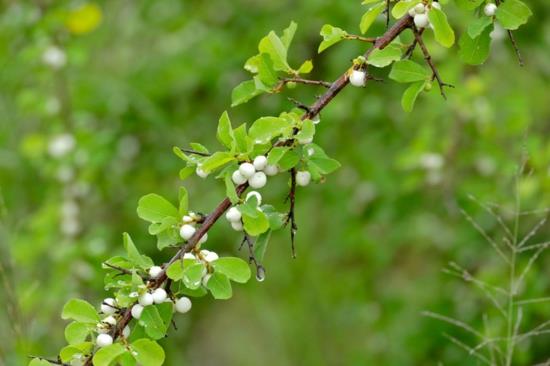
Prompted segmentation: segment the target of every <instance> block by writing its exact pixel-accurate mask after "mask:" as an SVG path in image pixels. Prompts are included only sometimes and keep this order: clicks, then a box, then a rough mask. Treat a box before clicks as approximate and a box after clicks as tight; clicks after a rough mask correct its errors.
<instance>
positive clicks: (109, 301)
mask: <svg viewBox="0 0 550 366" xmlns="http://www.w3.org/2000/svg"><path fill="white" fill-rule="evenodd" d="M115 306H116V301H115V299H113V298H111V297H108V298H106V299H105V300H103V302H102V303H101V312H102V313H103V314H106V315H111V314H114V313H115V311H116V308H115Z"/></svg>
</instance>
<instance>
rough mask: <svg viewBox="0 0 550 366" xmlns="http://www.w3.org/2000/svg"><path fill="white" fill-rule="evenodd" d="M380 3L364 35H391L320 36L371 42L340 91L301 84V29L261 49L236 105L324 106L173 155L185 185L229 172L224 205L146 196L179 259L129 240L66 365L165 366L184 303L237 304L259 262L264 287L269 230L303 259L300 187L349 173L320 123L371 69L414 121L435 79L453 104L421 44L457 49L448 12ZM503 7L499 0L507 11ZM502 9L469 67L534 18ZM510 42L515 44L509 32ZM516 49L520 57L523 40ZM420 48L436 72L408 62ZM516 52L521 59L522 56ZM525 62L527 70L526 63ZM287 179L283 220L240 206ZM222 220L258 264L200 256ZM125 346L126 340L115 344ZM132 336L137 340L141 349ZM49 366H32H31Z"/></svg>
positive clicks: (272, 36) (304, 68)
mask: <svg viewBox="0 0 550 366" xmlns="http://www.w3.org/2000/svg"><path fill="white" fill-rule="evenodd" d="M514 1H515V2H516V6H521V4H520V5H517V3H518V2H521V1H520V0H514ZM375 2H376V3H377V4H375V5H371V7H370V9H369V10H367V12H366V13H365V15H364V16H363V18H362V20H361V25H360V29H361V32H362V33H366V32H367V30H368V28H369V27H370V25H371V24H372V22H374V19H375V18H376V17H377V16H378V15H380V14H381V13H382V12H383V11H384V8H385V13H386V24H387V26H389V15H390V13H391V14H392V15H393V16H394V17H395V18H396V19H397V21H396V22H395V23H394V24H393V25H392V26H391V27H389V28H388V27H387V28H386V31H385V33H384V34H382V35H381V36H380V37H377V38H370V37H363V36H357V35H352V34H348V33H347V32H346V31H344V30H342V29H340V28H337V27H333V26H331V25H330V24H326V25H324V26H323V27H322V28H321V36H322V37H323V41H322V43H321V44H320V46H319V49H318V52H322V51H323V50H325V49H326V48H328V47H331V46H332V45H334V44H336V43H338V42H340V41H342V40H359V41H362V42H368V43H371V44H372V45H371V47H370V48H369V49H367V51H366V52H364V54H363V55H361V56H358V57H356V58H355V59H354V60H353V61H352V64H351V66H350V67H348V68H347V69H346V70H345V71H344V73H343V74H342V75H340V77H338V78H337V79H336V80H335V81H334V82H332V83H330V82H326V81H321V80H313V79H306V78H303V77H301V75H302V74H307V73H309V72H310V71H311V70H312V67H313V64H312V62H311V60H306V61H305V62H304V63H303V64H302V65H301V66H300V67H299V68H297V69H294V68H292V67H291V66H290V64H289V63H288V60H287V57H286V55H287V49H288V47H289V45H290V43H291V41H292V38H293V35H294V32H295V31H296V24H295V23H294V22H291V24H290V26H289V27H288V28H287V29H285V31H284V33H283V35H282V36H278V35H277V34H276V33H275V32H270V33H269V34H268V35H267V36H266V37H264V38H263V39H262V40H261V41H260V43H259V46H258V49H259V54H257V55H255V56H253V57H251V58H249V59H248V60H247V62H246V64H245V69H246V70H247V71H249V72H251V73H252V74H254V76H253V78H252V80H247V81H244V82H242V83H241V84H239V85H238V86H237V87H236V88H235V89H234V90H233V92H232V103H233V104H232V105H233V106H235V105H238V104H241V103H245V102H247V101H248V100H250V99H251V98H254V97H256V96H258V95H260V94H263V93H279V92H281V91H282V89H283V88H284V87H287V88H293V87H295V86H296V84H305V85H313V86H320V87H323V88H325V89H326V91H325V92H324V93H323V94H321V95H320V96H318V97H316V100H315V102H314V103H313V104H312V105H310V106H309V105H306V104H304V103H301V102H299V101H296V100H294V99H292V98H288V99H289V100H290V101H291V102H292V103H294V104H295V105H296V107H294V108H293V109H292V110H290V111H285V112H283V113H281V114H280V115H279V116H278V117H275V116H264V117H260V118H259V119H257V120H256V121H255V122H254V123H253V124H252V126H250V128H249V129H247V125H246V124H242V125H240V126H239V127H236V128H233V126H232V123H231V121H230V119H229V115H228V113H227V112H224V113H223V114H222V116H221V117H220V120H219V124H218V129H217V135H216V136H217V139H218V141H219V142H220V143H221V145H223V146H224V149H223V150H221V151H216V152H212V153H210V152H209V150H208V149H207V148H206V147H204V146H202V145H201V144H198V143H191V144H190V145H191V149H186V148H174V152H175V153H176V155H177V156H178V157H180V158H181V159H182V160H184V161H185V162H186V165H185V167H184V168H183V169H182V170H181V171H180V178H181V179H185V178H186V177H188V176H189V175H190V174H196V175H197V176H199V177H200V178H203V179H204V178H207V177H208V176H209V175H210V174H211V173H219V174H217V176H216V178H218V179H222V180H224V182H225V188H226V197H225V198H224V199H223V200H222V201H221V202H220V203H219V204H218V205H217V206H216V207H215V208H214V210H213V211H211V212H210V213H209V214H200V213H196V212H192V211H190V210H189V207H188V193H187V190H186V189H185V187H181V188H180V190H179V207H176V206H174V205H173V204H172V203H171V202H170V201H169V200H166V199H165V198H163V197H162V196H159V195H157V194H154V193H152V194H148V195H146V196H144V197H142V198H141V199H140V201H139V204H138V209H137V213H138V216H139V217H140V218H142V219H144V220H146V221H148V222H149V223H150V225H149V233H150V234H151V235H153V236H156V237H157V246H158V248H159V249H160V250H162V249H164V248H174V249H176V253H175V254H174V255H173V256H172V258H171V259H170V260H169V261H167V262H166V263H164V264H162V265H160V266H159V265H154V262H153V261H152V259H151V258H149V257H147V256H144V255H142V254H140V253H139V251H138V249H137V247H136V246H135V245H134V243H133V242H132V239H131V238H130V236H129V235H128V234H124V246H125V249H126V252H127V257H113V258H111V259H110V260H109V261H107V262H105V263H104V267H105V268H108V269H110V270H114V271H111V272H109V274H108V275H107V276H106V289H112V288H115V289H116V292H115V296H114V298H106V299H104V300H103V302H102V303H101V312H100V313H98V312H97V310H96V309H95V307H94V306H92V305H91V304H88V303H87V302H85V301H84V300H80V299H73V300H70V301H69V302H68V303H67V304H66V305H65V307H64V309H63V313H62V317H63V319H72V320H75V321H74V322H72V323H71V324H69V325H68V326H67V328H66V333H65V335H66V337H67V341H68V343H69V346H67V347H65V348H64V349H63V350H62V351H61V352H60V354H59V357H58V360H59V362H65V361H67V360H74V359H76V358H78V360H79V364H83V365H85V366H90V365H92V364H95V365H97V366H108V365H110V364H113V362H114V361H116V360H117V358H118V357H119V356H120V357H122V356H123V355H124V356H126V357H131V358H132V360H133V359H135V360H136V361H137V362H138V363H143V362H142V360H140V357H141V356H140V352H139V351H140V350H141V351H142V352H145V353H146V354H147V355H148V357H149V358H148V360H151V359H156V360H157V362H154V363H152V364H151V365H153V366H160V365H161V364H162V362H163V360H164V353H163V350H162V348H161V347H160V346H159V345H158V344H157V343H156V342H155V340H158V339H161V338H163V337H165V336H166V331H167V329H168V328H169V326H170V324H172V325H174V327H175V324H174V322H173V320H172V314H173V313H174V311H175V312H179V313H186V312H188V311H189V310H190V309H191V306H192V304H191V300H190V299H189V298H188V297H186V296H182V294H183V295H189V296H203V295H205V294H206V293H208V292H210V293H211V294H212V296H213V297H214V298H215V299H228V298H230V297H231V295H232V289H231V282H230V281H234V282H239V283H245V282H247V281H248V280H249V279H250V274H251V273H250V272H251V271H250V264H251V263H253V264H254V266H255V267H256V278H257V280H258V281H263V279H264V278H265V269H264V267H263V266H262V265H261V263H260V262H261V261H263V256H264V253H265V248H266V245H267V243H268V241H269V238H270V236H271V232H272V231H273V230H279V229H280V228H282V227H285V226H288V227H289V229H290V240H291V248H292V256H293V257H295V256H296V250H295V237H296V234H297V230H298V228H297V225H296V213H295V206H296V189H297V187H304V186H307V185H308V184H309V183H310V181H322V180H323V179H324V176H325V175H327V174H329V173H331V172H333V171H334V170H336V169H337V168H338V167H339V166H340V164H339V163H338V161H336V160H334V159H331V158H330V157H328V156H327V154H326V153H325V152H324V151H323V149H322V148H321V147H320V146H318V145H316V144H314V143H313V137H314V135H315V131H316V127H315V125H317V124H318V123H319V122H320V118H319V114H320V112H321V111H322V110H323V109H324V108H325V107H326V106H327V105H328V104H329V103H330V102H331V101H332V100H333V99H334V98H335V97H336V96H337V95H338V94H339V93H340V91H341V90H342V89H344V88H345V87H346V86H347V85H348V84H351V85H353V86H356V87H365V86H366V85H367V83H368V81H372V80H375V81H379V79H376V78H374V77H372V76H371V75H370V74H369V72H368V71H369V70H368V69H369V67H386V66H388V65H390V64H393V65H392V71H391V72H390V74H389V77H390V79H392V80H395V81H397V82H402V83H409V87H408V89H407V90H406V91H405V93H404V94H403V98H402V101H401V104H402V106H403V109H404V110H406V111H410V110H411V109H412V106H413V105H414V102H415V100H416V97H417V96H418V94H419V93H420V92H421V91H422V90H425V91H428V90H429V89H430V87H431V83H432V82H433V80H437V82H438V84H439V88H440V92H441V95H442V96H443V97H444V98H445V92H444V87H452V85H449V84H446V83H444V82H443V81H442V78H441V76H440V74H439V72H438V70H437V68H436V66H435V64H434V63H433V61H432V57H431V54H430V52H429V50H428V49H427V47H426V45H425V43H424V41H423V38H422V36H423V32H424V30H425V29H430V28H431V29H432V30H433V31H434V35H435V38H436V40H437V41H438V43H440V44H441V45H443V46H444V47H450V46H452V44H453V43H454V42H455V36H454V32H453V30H452V28H451V27H450V25H449V24H448V22H447V17H446V15H445V13H444V12H443V11H442V9H441V5H440V4H439V3H438V2H437V1H435V0H433V1H432V0H422V1H421V2H418V1H416V2H415V1H413V2H409V1H405V0H401V1H399V2H398V4H396V5H395V6H394V7H393V9H392V11H391V12H390V5H391V2H390V1H389V0H374V1H371V0H369V1H367V2H364V3H365V4H373V3H375ZM499 3H500V2H498V1H497V5H498V4H499ZM503 4H504V5H502V7H505V6H506V5H507V4H509V3H508V2H506V3H503ZM398 5H399V6H398ZM497 5H495V4H493V3H488V4H486V6H485V8H484V14H485V16H486V18H485V19H481V22H482V23H480V24H481V25H483V26H484V27H485V28H482V29H481V31H479V32H481V33H479V32H478V33H475V32H474V35H473V36H470V35H469V34H466V35H465V38H464V40H465V41H464V42H463V43H464V47H465V48H466V51H464V52H463V55H462V56H461V57H462V58H466V60H465V62H467V63H471V64H476V63H479V62H480V60H482V59H483V58H486V57H487V54H483V53H482V52H481V51H479V52H478V49H476V48H475V47H476V46H475V45H476V44H478V42H479V41H480V40H483V39H485V40H486V39H487V37H489V30H490V29H491V27H493V26H494V23H495V21H496V20H498V21H499V22H501V23H506V24H503V26H504V27H505V29H508V30H510V29H517V27H518V26H519V25H521V24H523V23H522V22H526V20H527V18H528V17H529V16H530V13H529V12H530V10H529V9H528V8H526V6H525V5H523V6H525V8H526V9H527V10H525V9H523V16H522V17H512V18H506V14H509V9H508V10H506V9H501V11H500V12H499V13H497ZM502 14H505V15H502ZM408 29H410V30H411V31H412V32H413V35H414V39H413V41H412V43H411V44H410V45H409V46H408V48H407V50H405V54H404V55H403V51H404V50H403V44H402V43H401V42H400V41H399V40H398V39H397V38H398V36H399V35H400V34H401V33H402V32H404V31H405V30H408ZM477 30H478V29H477V28H476V29H474V31H477ZM476 34H477V36H476ZM509 35H510V37H511V33H509ZM468 37H471V38H468ZM482 37H485V38H483V39H482ZM474 38H475V39H474ZM511 39H512V43H513V44H514V47H516V44H515V40H514V39H513V38H511ZM468 42H470V43H468ZM417 45H419V47H420V49H421V51H422V54H423V56H424V59H425V61H426V63H427V65H428V66H429V69H428V67H425V66H422V65H419V64H417V63H415V62H414V61H412V60H409V58H411V57H412V54H413V52H414V50H415V48H416V46H417ZM468 47H469V48H468ZM516 48H517V47H516ZM472 50H474V51H472ZM482 51H483V50H482ZM475 52H478V53H480V54H479V55H477V54H476V53H475ZM516 53H517V54H518V56H519V51H517V49H516ZM519 58H520V60H521V57H520V56H519ZM430 70H431V72H430ZM235 167H236V169H235ZM279 172H288V173H289V174H290V187H289V192H288V196H287V201H288V202H289V207H288V211H287V212H286V215H285V214H284V213H283V212H278V210H277V209H276V208H275V207H273V206H272V205H269V204H265V203H264V204H263V205H262V197H261V194H260V193H258V192H256V191H250V192H248V193H247V194H246V198H242V196H243V195H244V193H245V192H246V190H247V189H248V188H252V189H260V188H262V187H264V186H265V185H266V183H267V178H268V176H274V175H276V174H277V173H279ZM224 214H225V218H226V219H227V220H228V221H229V223H230V224H231V226H232V228H233V229H234V230H236V231H244V239H243V241H242V243H241V245H240V247H239V250H240V249H242V247H243V246H244V245H245V244H246V245H247V248H248V252H249V253H248V254H249V263H246V262H245V261H244V260H242V259H240V258H236V257H224V258H220V257H219V256H218V255H217V254H216V253H215V252H212V251H208V250H206V249H203V250H201V244H203V243H204V242H205V241H206V240H207V236H208V231H209V230H210V229H211V228H212V226H213V225H214V224H215V223H216V222H217V221H218V220H219V219H220V217H221V216H223V215H224ZM252 237H254V238H255V239H253V238H252ZM176 285H177V286H179V287H176ZM151 305H154V306H151ZM142 313H143V317H142ZM100 315H101V316H100ZM101 319H102V320H101ZM132 319H136V321H135V323H136V328H137V329H138V330H140V331H142V332H145V333H146V334H147V337H145V338H144V337H142V336H141V333H140V332H137V333H134V332H133V331H132V334H136V336H135V337H131V338H129V337H130V327H129V323H130V322H131V321H132ZM90 335H91V336H92V337H96V335H97V337H96V338H95V342H84V343H82V341H85V340H86V339H88V337H89V336H90ZM119 338H121V339H120V341H119V342H116V343H115V342H114V341H115V340H118V339H119ZM133 338H137V340H135V341H134V340H133ZM75 344H76V345H75ZM79 344H80V346H78V345H79ZM78 347H81V348H78ZM96 361H97V362H96ZM150 362H151V361H147V362H146V363H147V364H149V363H150ZM31 363H32V362H31ZM52 363H55V362H53V361H52ZM123 363H124V362H123ZM39 365H42V363H41V364H39ZM39 365H37V364H36V363H34V364H32V365H31V366H39ZM148 366H149V365H148Z"/></svg>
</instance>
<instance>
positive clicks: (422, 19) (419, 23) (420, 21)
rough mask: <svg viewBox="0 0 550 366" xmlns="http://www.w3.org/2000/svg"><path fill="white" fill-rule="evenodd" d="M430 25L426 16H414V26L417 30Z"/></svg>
mask: <svg viewBox="0 0 550 366" xmlns="http://www.w3.org/2000/svg"><path fill="white" fill-rule="evenodd" d="M429 24H430V19H429V18H428V14H416V15H415V16H414V25H416V27H417V28H426V27H427V26H428V25H429Z"/></svg>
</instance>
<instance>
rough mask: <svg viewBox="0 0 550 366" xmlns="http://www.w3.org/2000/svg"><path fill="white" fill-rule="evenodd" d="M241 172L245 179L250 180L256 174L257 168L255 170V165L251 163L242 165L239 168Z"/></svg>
mask: <svg viewBox="0 0 550 366" xmlns="http://www.w3.org/2000/svg"><path fill="white" fill-rule="evenodd" d="M239 172H240V173H241V175H242V176H243V177H245V178H246V179H248V178H250V177H251V176H253V175H254V173H256V168H254V165H252V164H250V163H242V164H241V165H240V166H239Z"/></svg>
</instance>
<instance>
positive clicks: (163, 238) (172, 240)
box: [144, 227, 181, 269]
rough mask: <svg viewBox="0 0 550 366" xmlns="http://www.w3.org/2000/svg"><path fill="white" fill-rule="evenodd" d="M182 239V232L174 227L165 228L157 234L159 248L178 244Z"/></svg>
mask: <svg viewBox="0 0 550 366" xmlns="http://www.w3.org/2000/svg"><path fill="white" fill-rule="evenodd" d="M180 241H181V237H180V234H179V232H178V230H177V229H175V228H173V227H170V228H168V229H167V230H164V231H162V232H160V233H158V234H157V248H158V250H163V249H164V248H167V247H170V246H172V245H175V244H178V243H179V242H180ZM146 268H147V267H146ZM144 269H145V268H144Z"/></svg>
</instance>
